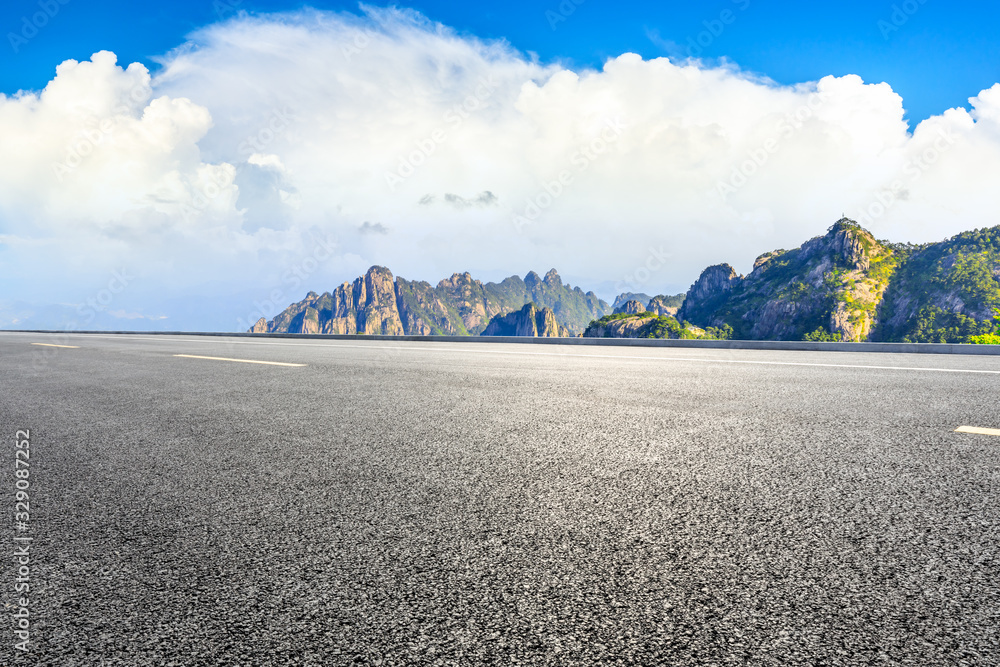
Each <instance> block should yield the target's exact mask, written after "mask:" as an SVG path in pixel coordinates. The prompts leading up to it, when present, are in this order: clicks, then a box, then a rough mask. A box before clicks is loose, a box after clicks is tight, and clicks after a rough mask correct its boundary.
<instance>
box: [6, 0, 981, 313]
mask: <svg viewBox="0 0 1000 667" xmlns="http://www.w3.org/2000/svg"><path fill="white" fill-rule="evenodd" d="M365 12H366V13H365V14H364V15H363V16H360V17H359V16H353V15H349V14H332V13H323V12H315V11H303V12H300V13H295V14H285V15H278V16H266V17H246V16H244V17H240V18H238V19H234V20H232V21H229V22H226V23H222V24H218V25H213V26H209V27H207V28H204V29H202V30H200V31H199V32H197V33H195V34H194V35H193V36H192V38H191V43H190V44H188V45H185V46H184V47H183V48H180V49H178V50H177V51H175V52H173V53H171V54H167V55H166V56H164V57H163V70H162V72H161V73H159V74H158V75H157V76H156V78H155V80H152V81H151V80H150V78H149V74H148V72H146V70H145V68H143V67H142V66H140V65H131V66H129V67H127V68H124V69H123V68H122V67H119V66H118V65H117V64H116V62H115V58H114V56H113V55H112V54H110V53H106V52H102V53H99V54H95V56H94V57H93V58H92V60H91V61H90V62H83V63H76V62H75V61H67V62H66V63H64V64H63V65H61V66H60V67H59V69H58V71H57V75H56V77H55V78H54V79H53V81H52V82H51V83H50V84H49V86H48V87H47V88H46V89H45V90H44V91H42V92H41V93H37V94H35V93H31V94H24V95H20V96H16V97H10V98H0V154H2V155H3V156H4V157H5V158H6V159H4V160H2V161H0V234H3V235H2V236H0V239H2V241H0V243H2V245H0V257H3V258H5V260H6V261H8V262H12V263H15V264H16V263H17V262H20V261H26V260H25V259H24V258H26V257H30V258H31V259H32V261H34V262H39V263H40V266H42V267H44V273H45V275H46V276H47V277H48V282H47V283H46V284H47V285H48V287H49V288H48V294H49V298H51V299H52V300H54V301H55V300H65V298H64V297H63V296H62V294H61V293H59V294H57V293H56V292H58V290H59V289H64V288H65V285H66V284H67V282H69V276H71V275H75V274H74V273H73V272H74V271H83V272H85V273H87V274H89V275H90V276H92V280H91V281H90V282H89V283H86V282H85V284H86V287H85V288H81V289H84V290H91V291H92V290H94V289H96V288H99V287H100V283H101V281H102V280H105V278H102V276H105V275H107V274H108V272H110V271H111V270H112V269H113V268H115V267H118V266H123V265H126V264H127V265H129V266H134V267H137V268H136V270H137V271H138V272H139V274H140V275H141V276H142V279H141V280H137V281H136V287H134V290H135V294H136V295H137V297H136V298H138V295H143V298H147V297H148V298H152V297H151V296H150V295H152V294H153V293H154V292H155V291H156V290H160V291H163V290H166V291H169V292H171V293H172V294H173V295H174V296H183V295H184V294H186V293H189V292H191V291H198V292H199V293H202V294H204V292H205V291H206V290H213V291H214V292H215V293H218V294H223V293H226V294H228V293H229V292H230V291H232V290H235V289H237V288H239V289H246V290H249V291H251V292H253V293H260V294H262V295H269V294H270V293H272V292H273V291H275V289H277V290H278V291H280V292H281V295H280V298H281V299H284V300H285V301H287V302H290V301H292V300H294V299H297V298H299V297H300V294H299V293H298V292H303V293H304V292H305V291H306V290H307V289H320V290H321V289H328V288H329V287H331V286H332V285H334V284H336V283H337V282H339V281H340V280H343V279H345V278H350V277H353V275H352V274H355V273H357V272H358V271H359V270H363V268H364V267H365V266H367V265H368V264H373V263H379V264H384V265H387V266H389V267H391V268H392V269H393V270H394V271H395V272H397V273H399V274H401V275H404V276H406V277H410V278H418V279H428V280H436V279H438V278H440V277H444V276H445V275H447V274H450V273H451V272H452V271H459V270H463V271H464V270H470V271H472V272H473V273H476V274H478V275H482V276H486V277H502V276H503V275H507V274H509V273H513V272H520V273H523V272H525V271H526V270H528V269H536V270H544V269H546V268H548V267H551V266H556V267H557V268H559V270H560V271H561V272H562V273H563V275H564V276H565V277H567V278H569V279H571V280H573V281H574V282H584V285H585V286H597V285H599V284H601V285H603V286H604V287H605V288H606V289H608V290H611V289H613V287H614V286H615V283H616V282H617V283H619V285H618V287H619V288H627V289H632V290H638V289H641V290H642V291H646V292H650V293H652V292H657V291H660V290H668V289H669V290H675V289H677V288H678V287H683V286H685V285H687V284H689V283H690V282H692V281H693V280H694V278H695V277H696V276H697V274H698V272H699V271H700V270H701V269H702V268H703V267H704V266H705V265H707V264H710V263H716V262H719V261H729V262H731V263H734V264H736V265H737V266H738V268H740V269H743V270H746V269H748V268H749V265H750V263H751V262H752V260H753V258H754V257H755V256H756V255H757V254H759V253H760V252H763V251H765V250H768V249H771V248H774V247H791V246H795V245H798V244H799V243H801V242H802V241H803V240H805V239H806V238H808V237H809V236H812V235H815V234H817V233H820V232H821V231H822V230H823V229H824V228H825V227H826V226H827V225H829V224H830V223H832V222H833V221H834V220H836V219H837V218H838V217H840V215H841V213H846V214H848V215H849V216H852V217H862V216H863V215H868V216H869V217H868V220H866V221H865V222H867V223H868V224H869V226H870V227H871V228H872V229H873V231H875V232H876V234H877V235H879V236H882V237H889V238H893V239H897V240H913V241H923V240H932V239H940V238H943V237H945V236H947V235H950V234H953V233H956V232H958V231H961V230H964V229H967V228H971V227H976V226H986V225H991V224H994V223H995V219H994V217H993V211H994V210H996V208H997V204H998V201H997V200H998V195H996V194H995V192H996V190H995V188H993V187H992V183H991V182H989V180H988V179H990V175H991V174H995V173H997V171H998V170H1000V85H998V86H995V87H994V88H991V89H989V90H985V91H982V92H981V93H980V94H979V95H978V96H977V97H974V98H972V99H971V100H970V109H969V110H964V109H954V110H948V111H946V112H944V113H942V115H940V116H936V117H934V118H931V119H929V120H927V121H925V122H923V123H921V124H920V125H919V126H918V127H917V128H915V130H914V131H913V133H912V134H910V133H908V131H907V126H906V124H905V122H904V120H903V100H902V99H901V98H900V97H899V96H898V95H896V94H895V93H894V92H893V91H892V89H891V88H890V87H889V85H887V84H884V83H879V84H865V83H864V82H863V81H862V80H861V79H860V78H858V77H856V76H844V77H839V78H835V77H826V78H824V79H822V80H820V81H818V82H813V83H803V84H801V85H798V86H790V87H789V86H777V85H775V84H773V83H772V82H769V81H767V80H763V79H761V78H760V77H755V76H752V75H748V74H746V73H743V72H740V71H739V70H737V69H735V68H733V67H731V66H727V65H721V66H707V65H703V64H701V63H699V62H697V61H688V62H672V61H670V60H667V59H662V58H661V59H656V60H648V61H647V60H642V59H641V58H640V57H639V56H637V55H634V54H624V55H622V56H620V57H618V58H614V59H611V60H609V61H608V62H607V63H606V65H605V66H604V68H603V69H601V70H599V71H593V70H585V71H578V72H574V71H569V70H566V69H563V68H561V67H559V66H556V65H543V64H540V63H538V62H536V61H534V60H532V59H530V58H526V57H524V56H523V55H522V54H520V53H518V52H516V51H515V50H513V49H512V48H511V47H510V46H508V45H507V44H504V43H502V42H486V41H480V40H476V39H474V38H471V37H468V36H463V35H458V34H457V33H455V32H454V31H451V30H450V29H448V28H446V27H443V26H440V25H437V24H433V23H431V22H429V21H427V20H426V19H424V18H422V17H421V16H419V15H418V14H415V13H413V12H409V11H403V10H395V9H371V8H365ZM102 128H103V129H102ZM88 143H89V147H88ZM74 151H76V152H77V153H80V155H79V156H78V157H79V160H76V159H75V158H73V157H72V155H73V153H74ZM84 151H86V152H87V154H86V155H83V154H82V153H83V152H84ZM68 161H69V162H74V165H73V166H72V168H70V169H69V170H68V171H67V170H65V169H59V168H57V167H56V166H55V165H60V164H62V165H67V166H68ZM477 193H489V195H490V196H489V198H488V200H483V199H482V195H479V194H477ZM428 204H431V205H428ZM437 204H450V205H437ZM535 213H537V215H534V214H535ZM529 218H531V219H530V220H529ZM369 220H378V221H380V222H379V223H378V224H379V225H380V226H381V227H382V229H391V230H392V233H391V234H384V233H377V234H358V233H357V231H358V230H359V229H361V230H364V229H366V228H365V227H364V225H365V224H366V222H367V221H369ZM515 221H516V222H515ZM331 236H333V237H337V238H339V239H340V243H341V245H340V246H339V247H338V248H337V249H336V251H335V252H333V253H332V254H331V255H330V256H329V257H328V258H327V259H325V260H324V261H323V262H322V263H321V265H320V266H318V267H317V268H314V269H312V270H310V271H308V272H304V271H301V270H300V273H303V276H304V277H299V276H296V277H295V280H292V279H288V272H289V269H290V268H292V267H298V266H299V264H300V263H301V262H302V261H304V260H303V258H308V257H310V256H311V254H312V253H313V251H314V249H315V248H316V244H317V241H316V240H315V239H317V238H322V239H328V238H330V237H331ZM660 247H666V248H669V249H670V250H671V252H672V260H671V263H670V264H669V265H668V266H667V267H665V268H663V269H661V270H660V271H658V272H655V273H653V274H652V276H651V277H650V278H649V280H648V282H646V283H643V284H637V283H635V282H634V278H633V279H632V281H633V282H631V283H630V284H621V283H622V278H623V277H624V276H633V277H634V276H635V275H636V271H635V270H636V268H637V267H640V266H643V264H644V262H645V261H646V259H647V257H648V255H649V252H650V250H649V249H650V248H660ZM640 275H645V274H644V273H643V272H640ZM140 283H141V284H142V285H144V287H139V286H138V285H139V284H140ZM209 286H210V287H209ZM14 289H18V290H21V292H22V293H23V294H25V295H28V294H29V293H30V294H31V295H33V296H34V297H35V298H41V297H40V295H41V294H42V293H43V292H45V290H44V289H42V287H40V286H39V284H37V280H36V282H35V283H30V282H29V281H22V282H20V283H15V287H14ZM227 290H228V291H227ZM18 296H21V295H18ZM124 298H125V297H123V299H124ZM280 305H284V304H280ZM122 307H125V306H124V305H123V306H122ZM235 307H236V308H237V310H240V312H242V310H243V305H242V304H237V305H236V306H235ZM162 310H163V308H159V307H157V306H155V305H151V306H150V312H160V311H162ZM128 311H129V312H139V311H138V310H136V309H135V308H134V307H133V306H132V305H128ZM172 317H173V316H172ZM191 325H197V323H195V322H192V323H191Z"/></svg>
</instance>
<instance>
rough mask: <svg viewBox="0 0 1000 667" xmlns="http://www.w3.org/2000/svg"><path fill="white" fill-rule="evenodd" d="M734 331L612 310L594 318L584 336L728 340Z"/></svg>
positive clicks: (651, 314)
mask: <svg viewBox="0 0 1000 667" xmlns="http://www.w3.org/2000/svg"><path fill="white" fill-rule="evenodd" d="M731 335H732V328H731V327H729V326H728V325H724V326H723V327H721V328H716V327H709V328H708V329H701V328H698V327H696V326H694V325H692V324H691V323H690V322H683V323H681V322H678V321H677V319H676V318H674V317H670V316H669V315H665V316H658V315H656V313H653V312H650V311H647V312H644V313H626V312H622V313H613V314H611V315H605V316H604V317H602V318H601V319H599V320H594V321H593V322H591V323H590V325H589V326H588V327H587V330H586V331H584V333H583V336H584V338H669V339H710V340H725V339H727V338H729V337H730V336H731Z"/></svg>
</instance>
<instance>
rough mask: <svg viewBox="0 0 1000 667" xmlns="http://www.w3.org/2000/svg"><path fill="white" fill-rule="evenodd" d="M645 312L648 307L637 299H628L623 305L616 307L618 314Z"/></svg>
mask: <svg viewBox="0 0 1000 667" xmlns="http://www.w3.org/2000/svg"><path fill="white" fill-rule="evenodd" d="M645 312H646V307H645V306H644V305H642V304H641V303H640V302H638V301H635V300H632V301H626V302H625V303H623V304H622V305H620V306H618V307H617V308H615V313H616V314H620V313H628V314H629V315H638V314H640V313H645Z"/></svg>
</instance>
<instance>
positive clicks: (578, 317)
mask: <svg viewBox="0 0 1000 667" xmlns="http://www.w3.org/2000/svg"><path fill="white" fill-rule="evenodd" d="M529 302H535V303H538V304H539V308H547V309H548V310H549V312H550V314H551V315H552V316H553V317H554V318H555V321H556V322H557V324H558V325H559V326H561V327H563V328H564V329H568V330H569V331H582V330H583V329H584V328H585V327H586V324H587V322H589V321H590V320H592V319H594V318H595V317H602V316H603V315H606V314H607V313H608V310H609V308H608V304H607V303H605V302H604V301H601V300H600V299H598V298H597V296H596V295H595V294H594V293H593V292H588V293H586V294H585V293H584V292H583V291H582V290H580V288H579V287H574V288H571V287H569V286H567V285H564V284H563V282H562V279H561V278H560V277H559V274H558V273H557V272H556V271H555V269H553V270H551V271H549V272H548V273H547V274H545V277H544V278H542V277H540V276H539V275H538V274H537V273H534V272H531V273H529V274H528V275H527V276H526V277H525V279H524V280H522V279H521V278H519V277H518V276H511V277H510V278H507V279H505V280H503V281H502V282H500V283H486V284H483V283H481V282H480V281H478V280H476V279H475V278H473V277H472V276H471V275H470V274H468V273H456V274H454V275H452V276H451V277H450V278H446V279H445V280H442V281H441V282H439V283H438V284H437V286H436V287H431V285H430V284H429V283H426V282H412V281H408V280H405V279H403V278H393V275H392V273H391V272H390V271H389V270H388V269H386V268H384V267H379V266H373V267H372V268H371V269H369V270H368V272H367V273H366V274H365V275H364V276H362V277H360V278H358V279H357V280H355V281H354V282H353V283H344V284H342V285H340V286H338V287H337V288H336V289H335V290H333V292H329V293H325V294H322V295H318V294H316V293H315V292H310V293H309V294H308V295H307V296H306V298H305V299H303V300H302V301H300V302H298V303H295V304H292V305H291V306H289V307H288V308H286V309H285V311H283V312H282V313H280V314H279V315H277V316H276V317H275V318H274V319H273V320H272V321H271V322H269V323H265V324H264V325H261V323H260V322H258V323H257V324H255V325H254V327H253V329H252V330H251V331H252V332H253V333H268V332H272V333H280V332H287V333H333V334H386V335H401V334H409V335H432V334H438V335H475V334H478V333H480V332H482V331H483V330H484V329H485V328H486V326H487V325H488V324H489V322H490V320H491V319H492V318H494V317H495V316H497V315H499V314H501V313H508V312H511V311H515V310H519V309H520V308H522V307H523V306H524V305H525V304H526V303H529Z"/></svg>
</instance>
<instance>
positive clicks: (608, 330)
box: [583, 313, 657, 338]
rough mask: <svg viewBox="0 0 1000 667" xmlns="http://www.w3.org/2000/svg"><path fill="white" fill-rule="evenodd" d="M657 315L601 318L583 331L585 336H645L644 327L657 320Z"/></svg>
mask: <svg viewBox="0 0 1000 667" xmlns="http://www.w3.org/2000/svg"><path fill="white" fill-rule="evenodd" d="M656 319H657V317H656V315H653V314H652V313H649V314H648V315H637V316H635V317H629V318H624V319H618V320H604V319H602V320H599V321H597V322H595V323H593V324H591V325H590V326H589V327H587V330H586V331H585V332H584V333H583V335H584V337H585V338H645V337H646V336H645V335H643V334H644V331H643V329H644V328H645V327H646V326H647V325H649V324H651V323H652V322H655V321H656Z"/></svg>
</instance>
